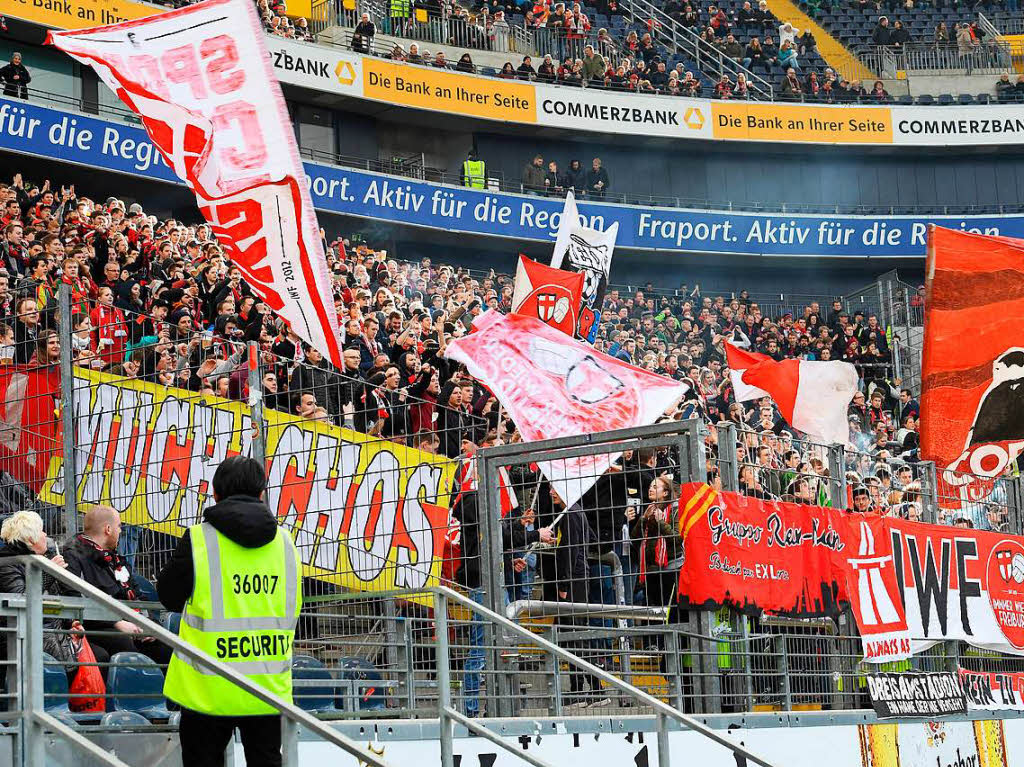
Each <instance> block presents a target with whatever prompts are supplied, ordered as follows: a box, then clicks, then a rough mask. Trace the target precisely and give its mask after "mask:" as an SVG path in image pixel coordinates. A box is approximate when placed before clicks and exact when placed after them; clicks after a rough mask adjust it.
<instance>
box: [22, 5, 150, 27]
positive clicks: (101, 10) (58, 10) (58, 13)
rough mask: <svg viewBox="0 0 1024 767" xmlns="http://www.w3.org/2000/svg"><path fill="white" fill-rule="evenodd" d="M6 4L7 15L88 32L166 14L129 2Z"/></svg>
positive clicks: (35, 22)
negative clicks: (96, 28)
mask: <svg viewBox="0 0 1024 767" xmlns="http://www.w3.org/2000/svg"><path fill="white" fill-rule="evenodd" d="M3 5H4V10H3V12H4V13H5V14H7V15H8V16H14V17H15V18H19V19H24V20H25V21H29V22H32V23H33V24H41V25H42V26H45V27H55V28H57V29H88V28H89V27H98V26H101V25H104V24H117V23H119V22H121V21H131V20H133V19H141V18H143V17H145V16H152V15H153V14H156V13H163V12H164V9H161V8H154V7H153V6H151V5H143V4H142V3H133V2H130V1H129V0H6V2H4V3H3Z"/></svg>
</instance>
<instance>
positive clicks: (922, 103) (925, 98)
mask: <svg viewBox="0 0 1024 767" xmlns="http://www.w3.org/2000/svg"><path fill="white" fill-rule="evenodd" d="M917 105H918V106H919V107H930V106H934V105H935V97H934V96H932V95H931V94H930V93H922V94H921V95H920V96H918V97H917Z"/></svg>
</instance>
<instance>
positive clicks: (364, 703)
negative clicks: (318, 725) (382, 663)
mask: <svg viewBox="0 0 1024 767" xmlns="http://www.w3.org/2000/svg"><path fill="white" fill-rule="evenodd" d="M337 673H338V679H339V680H341V681H344V682H349V683H350V684H349V685H348V687H349V688H350V690H346V689H341V690H339V692H338V700H337V703H338V708H340V709H345V710H348V709H349V706H348V705H347V703H348V702H349V701H346V697H347V696H348V694H349V693H350V692H351V695H352V698H353V699H355V700H358V706H359V710H361V711H380V710H382V709H384V708H385V707H386V705H387V699H386V697H385V688H384V684H383V681H384V680H383V679H382V678H381V675H380V672H379V671H378V670H377V667H376V666H374V665H373V664H372V663H370V662H369V661H366V660H363V659H362V658H342V659H341V660H339V661H338V672H337ZM351 702H354V701H351Z"/></svg>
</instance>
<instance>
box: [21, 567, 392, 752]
mask: <svg viewBox="0 0 1024 767" xmlns="http://www.w3.org/2000/svg"><path fill="white" fill-rule="evenodd" d="M7 561H8V562H9V563H12V564H15V563H17V564H21V565H23V566H24V567H25V601H24V608H23V609H24V615H25V623H24V637H25V638H24V643H23V648H24V662H23V664H21V668H22V672H21V673H20V674H19V678H20V680H21V683H22V689H21V696H20V697H21V700H20V705H19V712H18V713H19V714H20V721H21V727H22V732H21V738H22V742H21V759H22V761H21V764H23V765H25V767H38V765H42V764H45V763H46V741H47V738H46V737H45V732H46V731H47V730H49V731H51V732H53V733H55V734H57V735H58V736H60V737H61V738H63V739H65V740H66V741H68V742H69V743H71V744H72V745H73V746H74V747H75V748H78V749H81V750H83V751H85V752H86V753H87V754H89V756H90V757H92V758H93V759H96V760H98V761H100V762H102V763H103V764H106V765H109V766H110V767H126V765H125V763H124V762H123V761H121V760H120V759H118V758H117V757H116V756H113V755H112V754H107V753H106V752H104V751H102V750H101V749H99V748H97V747H96V746H95V744H93V743H91V742H90V741H89V740H88V739H87V738H85V737H84V736H83V735H82V734H81V733H79V732H76V731H75V730H74V729H73V728H71V727H69V726H68V725H67V724H65V723H64V722H62V721H60V720H59V719H57V718H56V717H54V716H52V715H51V714H49V713H47V712H46V709H45V704H44V694H43V690H44V685H43V657H42V653H43V574H46V575H47V576H49V577H50V578H52V579H54V580H55V581H57V582H59V583H61V584H63V585H64V586H65V587H66V588H68V589H70V590H71V591H72V592H77V593H79V594H81V595H82V596H83V597H84V598H85V599H86V601H87V602H91V603H94V604H98V605H102V607H103V608H104V609H105V610H107V611H109V612H110V613H111V614H113V615H115V616H117V618H118V620H122V621H128V622H130V623H132V624H134V625H136V626H138V627H140V628H141V629H143V630H144V631H145V632H146V633H147V634H148V635H149V636H152V637H154V638H155V639H157V640H159V641H160V642H162V643H163V644H165V645H167V646H168V647H170V648H171V649H172V650H173V651H174V652H175V653H177V654H179V655H183V656H185V657H187V658H188V659H189V660H190V661H192V662H194V663H197V664H201V665H202V666H203V667H205V668H207V669H210V670H212V671H215V672H216V673H217V675H218V676H220V677H222V678H223V679H226V680H227V681H229V682H231V683H232V684H233V685H235V686H236V687H238V688H240V689H241V690H244V691H245V692H247V693H249V694H250V695H252V696H254V697H255V698H257V699H258V700H259V701H260V702H262V703H264V704H266V705H268V706H270V707H271V708H273V709H275V710H276V711H278V712H279V713H280V714H281V716H282V744H283V757H284V764H285V765H287V766H288V767H298V753H297V748H298V732H297V730H296V729H295V726H297V725H301V726H303V727H305V728H306V729H307V730H309V731H310V732H312V733H314V734H316V735H317V736H319V737H320V738H322V739H323V740H325V741H327V742H328V743H332V744H334V745H335V746H337V747H338V748H341V749H342V750H344V751H345V752H346V753H348V754H351V755H352V756H354V757H356V758H358V759H360V760H361V761H362V762H364V763H366V764H367V765H373V767H390V765H389V762H387V761H386V760H384V759H382V758H381V757H380V756H379V755H377V754H375V753H374V752H373V751H371V750H369V749H366V748H364V747H362V746H360V745H359V744H358V743H355V742H354V741H352V740H350V739H349V738H348V737H346V736H344V735H342V734H341V733H339V732H337V731H335V730H334V729H332V728H330V727H329V726H327V725H326V724H324V723H323V722H321V721H320V720H318V719H317V718H316V717H315V716H312V715H311V714H309V713H308V712H306V711H303V710H302V709H301V708H299V707H298V706H296V705H294V704H293V703H287V702H286V701H283V700H281V699H280V698H278V697H277V696H275V695H274V694H272V693H270V692H269V691H268V690H266V689H265V688H264V687H261V686H260V685H258V684H256V683H255V682H253V681H251V680H250V679H249V678H248V677H246V676H245V675H243V674H241V673H239V672H238V671H235V670H234V669H233V668H231V666H229V665H227V664H225V663H222V662H221V661H219V660H217V659H216V658H214V657H213V656H212V655H209V654H208V653H205V652H203V651H202V650H198V649H196V648H195V647H193V646H192V645H190V644H188V643H187V642H184V641H182V640H181V639H179V638H178V636H177V635H176V634H174V633H172V632H171V631H169V630H167V629H166V628H164V627H163V626H161V625H159V624H158V623H154V622H153V621H151V620H149V619H148V618H146V617H144V616H142V615H140V614H139V613H138V612H136V611H135V610H134V609H132V608H131V607H129V606H127V605H125V604H122V603H121V602H119V601H117V600H116V599H114V598H112V597H110V596H108V595H107V594H105V593H103V592H102V591H100V590H99V589H98V588H96V587H95V586H93V585H91V584H89V583H87V582H85V581H83V580H81V579H80V578H76V577H75V576H73V575H70V574H69V573H67V572H65V571H64V569H62V568H61V567H58V566H57V565H55V564H53V563H52V562H50V561H49V560H48V559H45V558H43V557H41V556H25V557H16V558H11V559H9V560H7Z"/></svg>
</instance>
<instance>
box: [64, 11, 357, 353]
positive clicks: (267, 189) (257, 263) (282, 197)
mask: <svg viewBox="0 0 1024 767" xmlns="http://www.w3.org/2000/svg"><path fill="white" fill-rule="evenodd" d="M47 41H48V42H49V43H50V44H52V45H55V46H56V47H58V48H60V49H61V50H63V51H65V52H66V53H68V54H69V55H70V56H71V57H72V58H74V59H76V60H77V61H79V62H81V63H82V64H84V65H87V66H90V67H92V68H93V69H94V70H95V71H96V73H97V74H98V75H99V77H100V78H101V79H102V80H103V82H104V83H106V84H107V86H108V87H110V88H111V90H113V91H114V92H115V93H116V94H117V96H118V97H119V98H120V99H121V101H123V102H124V103H125V104H126V105H127V106H128V107H129V108H131V109H132V111H134V112H135V113H136V114H138V115H139V116H140V117H141V118H142V122H143V125H144V126H145V128H146V131H147V133H148V134H149V137H150V139H151V140H152V141H153V143H154V145H156V147H157V148H158V149H159V151H160V152H161V154H162V155H163V156H164V158H165V159H166V160H167V163H168V165H169V166H170V167H171V168H173V169H174V171H175V173H176V174H177V175H178V177H179V178H181V179H182V180H183V181H185V182H186V183H187V184H188V186H189V188H190V189H192V191H193V192H194V193H195V195H196V201H197V203H198V205H199V209H200V210H201V211H202V212H203V215H204V216H205V217H206V220H207V221H209V222H210V224H211V225H212V226H213V229H214V231H215V232H216V234H217V237H218V239H219V240H220V242H221V243H222V244H223V245H224V247H225V249H226V250H227V253H228V256H229V257H230V258H231V260H232V262H233V263H234V264H235V265H237V266H238V267H239V269H241V271H242V274H243V275H244V276H245V279H246V281H247V282H248V283H249V285H250V286H251V287H252V289H253V291H254V292H255V293H256V294H257V295H258V296H259V297H260V298H261V300H263V301H264V302H265V303H266V304H267V305H268V306H269V307H270V308H271V309H273V310H274V311H275V312H277V313H278V314H279V315H280V316H281V317H283V318H284V319H285V320H286V321H287V322H288V324H289V325H290V326H291V327H292V329H293V330H294V331H295V332H296V333H297V334H298V335H299V336H300V337H302V338H303V339H305V340H306V341H308V342H309V343H310V344H312V345H313V346H314V347H316V348H317V349H319V350H320V351H321V352H322V353H323V354H324V355H325V356H326V357H327V358H328V359H330V360H331V361H332V362H333V363H334V364H335V365H339V366H340V365H341V350H340V336H339V332H338V318H337V313H336V311H335V308H334V299H333V296H332V291H331V279H330V274H329V272H328V269H327V261H326V258H325V256H324V251H323V244H322V241H321V239H320V234H319V228H318V226H317V221H316V216H315V215H314V213H313V204H312V201H311V200H310V197H309V191H308V189H307V188H306V182H305V175H304V172H303V169H302V164H301V162H300V160H299V153H298V147H297V145H296V143H295V135H294V133H293V130H292V124H291V120H290V119H289V117H288V111H287V107H286V106H285V102H284V96H283V95H282V93H281V87H280V85H279V84H278V82H277V79H276V78H275V76H274V74H273V68H272V66H271V61H270V55H269V53H268V51H267V46H266V42H265V40H264V35H263V31H262V28H261V26H260V21H259V18H258V17H257V15H256V8H255V5H254V4H253V3H252V2H251V0H207V1H206V2H203V3H200V4H198V5H192V6H188V7H186V8H181V9H179V10H175V11H169V12H167V13H162V14H160V15H157V16H152V17H149V18H146V19H142V20H139V21H129V22H125V23H122V24H115V25H112V26H107V27H95V28H93V29H84V30H79V31H75V32H50V33H49V36H48V38H47Z"/></svg>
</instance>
